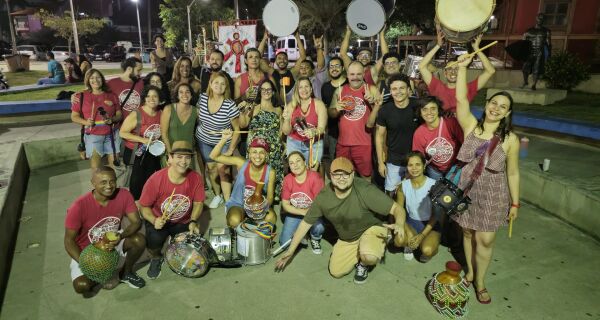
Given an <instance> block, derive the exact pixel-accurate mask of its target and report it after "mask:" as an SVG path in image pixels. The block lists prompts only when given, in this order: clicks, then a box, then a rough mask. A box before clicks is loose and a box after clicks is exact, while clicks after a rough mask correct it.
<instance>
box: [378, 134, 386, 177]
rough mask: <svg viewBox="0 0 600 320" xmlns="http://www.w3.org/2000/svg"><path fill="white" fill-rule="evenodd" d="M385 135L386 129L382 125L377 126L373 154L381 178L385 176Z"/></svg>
mask: <svg viewBox="0 0 600 320" xmlns="http://www.w3.org/2000/svg"><path fill="white" fill-rule="evenodd" d="M386 133H387V128H386V127H385V126H382V125H379V124H378V125H377V126H376V127H375V152H376V154H377V171H378V172H379V174H380V175H381V176H382V177H385V174H386V170H387V168H386V166H385V160H386V159H385V152H384V150H385V148H384V146H385V135H386Z"/></svg>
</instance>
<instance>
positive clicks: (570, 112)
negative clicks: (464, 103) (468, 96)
mask: <svg viewBox="0 0 600 320" xmlns="http://www.w3.org/2000/svg"><path fill="white" fill-rule="evenodd" d="M485 95H486V90H481V91H479V93H478V94H477V96H476V97H475V99H474V100H473V102H472V105H474V106H484V105H485ZM514 110H515V111H517V112H527V113H530V114H532V115H542V116H548V117H554V118H563V119H571V120H578V121H583V122H589V123H593V124H600V94H594V93H585V92H578V91H570V92H569V93H567V98H566V99H565V100H562V101H558V102H556V103H554V104H551V105H547V106H542V105H539V104H523V103H515V105H514Z"/></svg>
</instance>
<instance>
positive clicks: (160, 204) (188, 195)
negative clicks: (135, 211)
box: [140, 168, 205, 224]
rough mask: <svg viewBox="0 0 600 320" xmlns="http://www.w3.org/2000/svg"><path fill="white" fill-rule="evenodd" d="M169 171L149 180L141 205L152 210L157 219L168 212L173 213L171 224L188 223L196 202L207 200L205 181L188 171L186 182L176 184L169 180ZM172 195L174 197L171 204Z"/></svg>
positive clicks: (157, 172) (159, 172)
mask: <svg viewBox="0 0 600 320" xmlns="http://www.w3.org/2000/svg"><path fill="white" fill-rule="evenodd" d="M168 171H169V168H164V169H161V170H159V171H156V172H155V173H154V174H152V175H151V176H150V178H148V181H146V184H144V189H143V190H142V195H141V197H140V205H141V206H144V207H150V208H152V213H153V214H154V216H155V217H161V216H162V214H163V212H164V211H165V210H168V211H172V214H171V216H170V218H169V221H170V222H171V223H183V224H184V223H188V222H190V218H191V213H192V207H193V204H194V202H203V201H204V199H205V195H204V179H202V176H201V175H200V174H199V173H197V172H196V171H193V170H191V169H188V172H187V176H186V178H185V181H184V182H183V183H182V184H174V183H173V182H171V180H169V174H168ZM173 189H174V190H175V192H173ZM171 194H173V197H172V198H171V201H170V202H169V198H170V197H171ZM167 205H169V207H168V208H167Z"/></svg>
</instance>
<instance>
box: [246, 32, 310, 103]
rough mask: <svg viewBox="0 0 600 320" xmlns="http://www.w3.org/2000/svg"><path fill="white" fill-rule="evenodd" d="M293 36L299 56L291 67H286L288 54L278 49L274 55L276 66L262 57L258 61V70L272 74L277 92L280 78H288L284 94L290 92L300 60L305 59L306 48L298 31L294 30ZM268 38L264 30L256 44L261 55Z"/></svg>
mask: <svg viewBox="0 0 600 320" xmlns="http://www.w3.org/2000/svg"><path fill="white" fill-rule="evenodd" d="M294 37H295V38H296V43H297V44H298V53H299V54H300V56H299V57H298V60H296V64H294V66H293V67H292V68H288V55H287V52H285V51H279V52H277V54H276V55H275V67H276V68H273V67H271V66H270V65H269V64H268V63H267V62H266V61H265V60H264V59H261V61H260V70H262V71H264V72H266V73H268V74H269V75H271V76H273V79H274V80H275V85H276V86H277V92H281V79H283V78H289V79H290V84H289V85H287V86H286V88H285V94H287V93H289V92H291V90H292V89H293V88H294V84H295V79H296V78H297V77H298V72H299V71H300V64H301V62H302V61H304V59H306V50H305V49H304V43H303V42H302V41H301V39H300V33H299V32H298V31H296V33H294ZM268 40H269V33H268V32H267V31H266V30H265V34H264V36H263V38H262V40H261V41H260V44H259V45H258V52H260V56H261V57H262V56H263V54H264V52H265V45H266V44H267V41H268ZM286 41H287V40H286Z"/></svg>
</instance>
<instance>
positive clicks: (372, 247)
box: [329, 226, 388, 278]
mask: <svg viewBox="0 0 600 320" xmlns="http://www.w3.org/2000/svg"><path fill="white" fill-rule="evenodd" d="M387 234H388V230H387V229H386V228H385V227H381V226H372V227H370V228H369V229H367V230H366V231H365V232H364V233H363V234H362V236H360V238H359V239H358V240H356V241H352V242H346V241H342V240H338V241H337V242H336V243H335V245H334V246H333V251H332V252H331V257H329V273H330V274H331V275H332V276H333V277H334V278H341V277H343V276H345V275H347V274H348V273H350V272H351V271H352V269H354V266H355V265H356V264H357V263H358V260H359V256H360V255H371V256H375V257H377V258H379V259H381V258H382V257H383V253H384V252H385V245H386V240H387Z"/></svg>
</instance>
